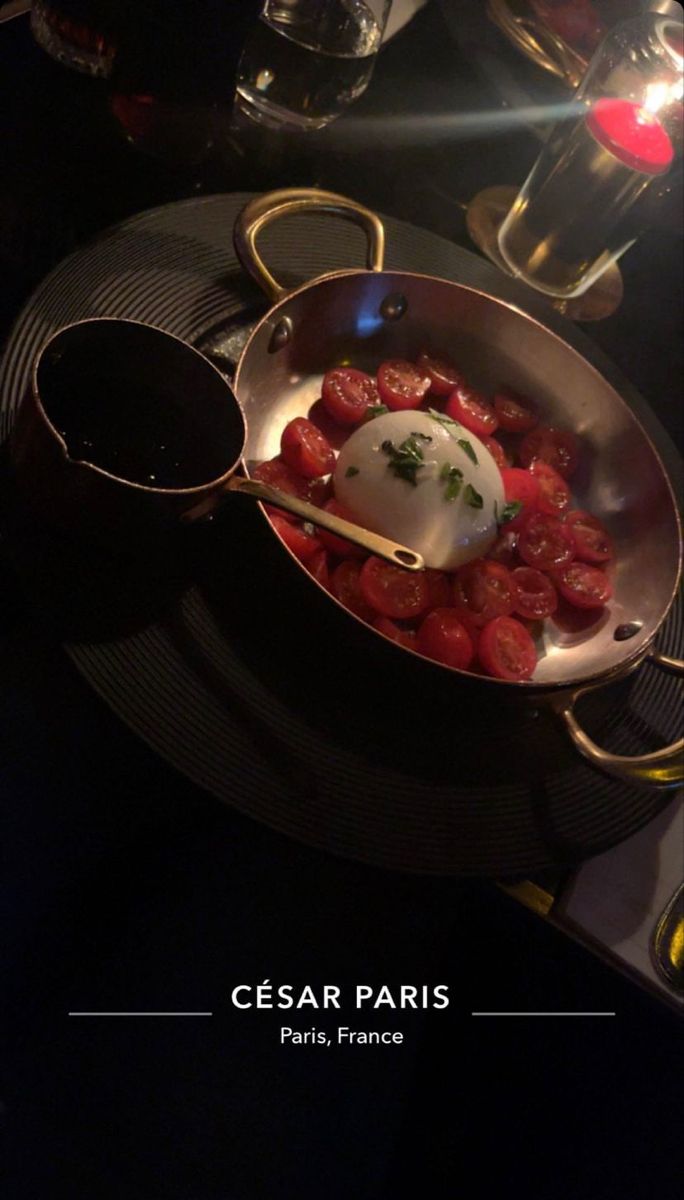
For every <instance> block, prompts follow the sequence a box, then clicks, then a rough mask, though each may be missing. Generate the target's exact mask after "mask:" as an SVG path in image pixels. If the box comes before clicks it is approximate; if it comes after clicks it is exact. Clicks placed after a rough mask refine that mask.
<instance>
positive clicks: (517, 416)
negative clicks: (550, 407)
mask: <svg viewBox="0 0 684 1200" xmlns="http://www.w3.org/2000/svg"><path fill="white" fill-rule="evenodd" d="M494 411H495V413H496V415H497V417H498V418H499V427H500V428H501V429H505V430H506V431H507V432H508V433H528V432H529V430H530V429H534V427H535V425H536V424H537V422H538V420H539V413H538V410H537V406H536V404H535V403H534V400H530V398H529V396H523V395H521V393H520V392H516V391H514V389H513V388H508V387H506V388H501V390H500V391H498V392H497V393H496V395H495V397H494Z"/></svg>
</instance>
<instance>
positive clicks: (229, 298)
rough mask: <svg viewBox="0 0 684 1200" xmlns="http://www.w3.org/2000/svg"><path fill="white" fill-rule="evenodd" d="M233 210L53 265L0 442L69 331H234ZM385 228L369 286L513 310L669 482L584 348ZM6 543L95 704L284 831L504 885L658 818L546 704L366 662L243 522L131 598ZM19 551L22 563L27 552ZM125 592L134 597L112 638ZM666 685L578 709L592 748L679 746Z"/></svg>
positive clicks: (256, 517)
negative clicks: (602, 770) (503, 698)
mask: <svg viewBox="0 0 684 1200" xmlns="http://www.w3.org/2000/svg"><path fill="white" fill-rule="evenodd" d="M247 199H248V197H247V196H245V195H239V194H232V195H227V196H212V197H206V198H202V199H198V200H191V201H186V202H183V203H180V204H175V205H170V206H167V207H165V208H162V209H158V210H155V211H151V212H147V213H142V214H140V215H139V216H137V217H135V218H133V219H132V220H129V221H127V222H125V223H124V224H123V225H121V226H119V227H117V228H115V229H113V230H111V231H109V232H107V233H106V234H105V235H104V236H102V237H101V238H99V239H98V240H97V241H96V242H94V243H93V244H92V245H89V246H87V247H85V248H84V249H82V250H80V251H79V252H78V253H77V254H75V255H73V256H72V257H70V258H69V259H66V260H65V261H64V262H63V263H62V264H61V265H60V266H59V267H58V268H57V269H56V270H55V271H54V272H53V273H52V274H51V275H50V276H49V277H48V278H47V279H46V280H45V281H44V283H43V284H42V285H41V286H40V288H39V289H38V290H37V291H36V292H35V293H34V295H33V296H32V298H31V300H30V301H29V303H28V304H27V305H26V307H25V309H24V311H23V312H22V314H21V316H20V317H19V320H18V322H17V324H16V325H15V328H14V330H13V332H12V334H11V336H10V339H9V343H8V346H7V349H6V353H5V357H4V361H3V364H2V372H1V375H0V416H1V417H2V424H1V425H0V436H3V435H5V434H6V433H7V431H8V430H9V428H10V427H11V422H12V416H13V413H14V411H15V408H16V404H17V401H18V398H19V396H20V395H21V391H22V387H23V385H24V383H25V381H26V378H27V374H28V370H29V366H30V363H31V360H32V358H33V356H34V354H35V352H36V350H37V349H38V347H39V345H40V343H41V342H42V341H43V340H44V338H45V337H46V336H47V334H48V333H49V332H51V331H52V330H53V329H55V328H57V327H58V326H60V325H62V324H64V323H66V322H68V321H69V320H73V319H77V318H79V317H84V316H93V315H104V314H107V315H120V316H126V317H129V318H135V319H139V320H148V321H150V322H152V323H154V324H156V325H159V326H162V327H163V328H166V329H168V330H169V331H171V332H173V333H175V334H177V335H179V336H181V337H183V338H186V339H187V340H188V341H191V342H193V343H201V342H202V341H203V340H204V338H205V337H206V335H207V334H208V332H209V331H211V330H214V329H216V328H217V327H218V326H220V325H221V324H222V323H223V322H225V323H226V324H230V323H231V321H232V320H235V319H237V317H238V315H239V314H240V313H241V312H243V311H244V310H247V311H249V312H250V313H251V314H253V313H254V311H255V308H256V309H258V308H259V306H260V304H261V301H260V297H259V295H258V293H257V291H256V289H255V288H254V286H253V285H252V284H251V283H250V282H249V281H248V280H246V279H245V277H244V276H243V275H242V273H241V271H240V268H239V267H238V265H237V263H236V261H235V258H234V254H233V250H232V226H233V222H234V220H235V217H236V215H237V213H238V211H239V209H240V208H241V206H242V205H243V204H244V203H245V201H246V200H247ZM386 227H387V238H388V252H387V266H388V267H389V268H393V269H398V270H402V269H405V270H410V271H419V272H425V273H428V274H435V275H439V276H441V277H443V278H447V279H453V280H456V281H458V282H462V283H466V284H470V285H473V286H476V287H479V288H482V289H484V290H487V291H490V292H492V293H494V294H497V295H500V296H503V297H504V298H506V299H510V300H513V301H515V302H516V303H518V305H519V306H520V307H525V308H527V309H528V310H530V311H532V312H534V315H535V316H536V317H537V318H538V319H540V320H542V321H544V322H545V323H546V324H547V325H549V327H551V328H553V329H554V330H555V331H556V332H558V333H560V334H561V336H564V337H565V339H566V340H567V341H569V342H570V343H571V344H573V345H574V346H575V347H576V348H577V349H579V350H580V352H582V353H583V354H584V355H585V357H588V358H590V359H591V361H593V362H594V363H595V365H597V366H598V368H599V369H600V370H602V371H603V373H604V374H605V375H607V376H608V377H609V378H610V380H611V382H612V383H613V384H614V385H615V386H616V387H618V388H619V390H620V391H621V392H622V394H623V395H624V396H625V398H626V399H627V400H628V401H629V402H630V403H631V404H632V406H633V407H634V409H635V410H636V412H637V415H638V416H639V419H640V420H641V421H642V423H643V424H644V425H645V426H646V428H647V429H648V432H649V434H650V436H651V437H652V438H653V439H654V441H655V442H656V444H657V445H658V448H659V450H660V452H661V455H662V457H663V459H664V461H665V462H666V465H667V466H668V469H669V470H670V473H671V474H673V475H674V476H676V477H677V478H676V479H675V482H678V479H679V475H678V472H679V471H680V464H679V460H678V457H677V455H676V453H675V451H674V449H673V447H672V445H671V443H670V442H669V439H668V438H667V436H666V435H665V434H664V432H663V430H662V429H661V427H660V426H659V424H658V422H657V421H656V420H655V418H654V417H653V415H652V414H651V413H650V410H649V409H648V407H647V406H646V404H645V403H644V401H643V400H642V399H641V398H640V397H639V396H637V395H636V394H635V393H634V392H633V390H632V389H631V388H629V385H628V384H626V382H625V381H624V380H622V379H621V378H620V376H619V373H618V372H617V371H616V370H615V368H614V367H613V366H612V365H611V364H610V363H608V362H606V360H605V359H604V358H603V356H602V355H601V353H600V352H599V351H598V350H597V349H596V348H595V347H594V346H593V344H592V343H591V342H590V341H589V339H587V338H586V337H585V336H584V335H583V334H582V333H581V332H579V331H578V330H576V329H575V328H573V327H572V326H571V325H569V324H567V323H566V322H564V321H563V320H562V319H561V318H559V317H557V316H556V315H555V314H554V313H553V312H552V311H551V310H549V309H548V307H547V305H546V304H545V303H544V302H543V301H542V300H539V299H537V298H536V297H534V296H532V295H530V294H529V293H527V291H526V290H524V289H521V288H519V287H518V286H517V285H516V284H514V283H512V282H511V281H510V280H507V279H504V278H503V277H502V276H501V275H500V274H499V273H498V272H497V271H496V270H495V269H494V268H493V267H491V266H490V265H489V264H488V263H486V262H484V261H483V260H481V259H479V258H478V257H476V256H475V255H472V254H470V253H468V252H467V251H465V250H462V249H460V248H459V247H457V246H454V245H452V244H451V243H449V242H446V241H444V240H443V239H440V238H438V237H435V236H434V235H432V234H429V233H428V232H426V231H423V230H420V229H417V228H415V227H413V226H408V225H405V224H403V223H401V222H398V221H395V220H390V219H388V220H387V221H386ZM263 247H264V250H265V254H266V257H267V259H268V261H269V263H270V264H271V266H272V268H273V269H274V272H275V274H276V276H278V275H280V276H281V277H289V278H293V277H296V278H302V279H304V278H308V277H312V276H315V275H316V274H319V273H321V272H323V271H324V270H327V269H334V268H338V267H339V268H341V267H347V266H353V265H356V264H359V263H360V262H361V261H362V260H363V253H364V243H363V237H362V235H361V233H360V232H359V231H358V230H357V229H355V228H353V227H351V226H349V225H347V224H346V223H342V222H335V223H334V225H333V226H331V222H330V220H329V219H328V218H325V217H307V218H297V219H290V220H287V221H284V222H282V223H280V224H278V225H276V226H274V227H272V228H271V229H269V230H267V231H266V232H265V234H264V236H263ZM262 307H263V305H262ZM10 524H11V523H10ZM18 530H19V532H18ZM20 530H21V523H19V525H18V526H17V527H15V528H14V530H12V528H10V531H9V540H10V543H11V542H12V537H13V536H14V543H15V551H16V553H15V558H16V561H17V564H18V567H19V569H20V570H23V571H24V574H25V576H26V578H27V581H28V586H29V587H32V588H33V590H34V592H35V593H36V595H37V596H38V598H39V599H40V596H39V593H40V594H43V595H44V596H46V597H47V596H50V597H51V599H52V600H54V603H55V607H56V608H59V607H60V604H61V605H62V606H63V608H64V613H65V614H66V613H67V610H68V609H70V608H73V609H74V610H76V609H79V610H81V611H86V610H87V612H88V614H89V617H90V619H89V621H86V623H85V625H83V626H82V627H81V628H80V629H78V627H77V625H76V624H75V623H74V624H73V625H69V622H68V620H67V621H66V624H65V626H64V627H65V629H66V630H68V631H69V632H68V633H67V635H66V636H67V650H68V652H69V654H70V655H71V657H72V659H73V660H74V662H75V663H76V665H77V667H78V669H79V670H80V671H81V672H82V674H83V675H84V676H85V678H86V679H87V680H88V681H89V682H90V684H91V685H92V687H93V688H94V689H95V690H96V691H97V692H98V693H99V694H100V695H101V696H102V697H103V698H104V699H105V700H106V702H107V703H108V704H109V705H111V707H112V708H113V709H114V711H115V712H116V713H117V714H118V715H119V716H120V717H121V719H122V720H124V721H125V722H126V723H127V724H128V725H129V726H130V727H131V728H132V729H133V730H134V731H135V732H136V733H137V734H138V735H139V736H141V737H143V738H144V739H145V740H146V741H147V742H149V744H150V745H151V746H152V747H153V748H154V749H155V750H156V751H157V752H158V753H159V754H160V755H162V756H163V757H164V758H165V759H167V760H168V761H169V762H171V763H172V764H173V765H175V766H176V767H177V768H178V769H179V770H180V771H182V772H184V773H185V774H186V775H187V776H188V777H189V778H191V779H192V780H194V781H195V782H196V783H198V784H200V785H201V786H203V787H204V788H206V789H207V790H208V791H210V792H211V793H213V794H214V795H215V796H217V797H218V798H220V799H221V800H224V801H226V802H228V803H230V804H232V805H234V806H235V807H237V808H239V809H240V810H241V811H242V812H245V813H247V814H249V815H251V816H253V817H255V818H256V819H258V820H261V821H263V822H265V823H267V824H269V825H271V826H273V827H274V828H277V829H279V830H281V831H282V832H284V833H286V834H289V835H291V836H293V837H297V838H300V839H303V840H305V841H308V842H310V843H313V844H315V845H317V846H321V847H324V848H327V849H329V850H330V851H332V852H334V853H337V854H341V855H345V856H350V857H354V858H357V859H360V860H363V861H367V862H371V863H375V864H378V865H382V866H387V867H390V868H395V869H401V870H411V871H422V872H431V873H442V874H457V873H462V874H482V875H497V876H501V875H515V874H522V873H525V872H529V871H533V870H536V869H540V868H543V867H548V866H555V865H559V864H569V863H574V862H577V861H579V860H580V859H582V858H584V857H587V856H589V855H591V854H595V853H598V852H600V851H601V850H604V849H606V848H607V847H609V846H610V845H613V844H615V843H616V842H618V841H620V840H622V839H623V838H624V837H626V836H628V835H629V834H630V833H632V832H635V831H636V830H637V829H639V828H640V827H641V826H642V825H644V824H645V823H646V822H647V821H648V820H649V819H650V818H651V817H652V816H653V815H654V814H655V813H656V812H657V811H659V809H660V808H661V807H662V805H663V803H664V802H665V801H664V798H663V796H662V795H658V794H655V793H651V792H647V791H644V790H641V789H636V788H630V787H625V786H624V785H622V784H619V783H617V782H614V781H612V780H609V779H607V778H604V777H602V776H600V775H598V774H596V773H595V772H594V771H592V770H591V769H590V768H589V767H587V766H586V765H585V764H584V763H583V762H582V761H581V760H580V759H579V758H578V757H577V756H576V754H575V753H574V752H573V751H572V750H571V749H570V748H569V746H568V745H567V743H566V742H565V740H564V739H563V738H562V736H561V735H560V734H559V732H558V731H557V729H556V727H555V724H554V723H553V721H552V720H551V718H550V716H549V715H548V713H547V712H546V711H545V710H544V709H534V708H531V707H529V706H526V707H525V708H524V709H519V710H513V709H511V708H508V707H507V708H506V709H504V710H498V711H493V710H492V709H491V708H490V707H488V705H487V702H486V701H481V700H479V699H477V700H475V699H474V694H473V693H471V692H470V691H469V690H464V689H461V688H460V687H458V686H457V685H455V684H454V682H453V679H452V678H451V677H450V676H449V675H448V673H446V672H443V671H440V670H439V669H437V668H431V667H430V666H428V665H426V669H425V671H424V672H421V673H420V674H419V676H417V677H414V676H413V674H412V671H411V668H410V664H408V662H407V657H406V656H405V655H403V654H402V652H401V651H399V650H397V649H396V648H394V647H391V646H389V645H388V646H387V647H385V646H384V645H382V644H379V645H376V643H378V642H379V639H370V640H371V641H372V642H373V646H372V647H369V645H368V644H367V640H368V639H366V638H364V637H363V633H362V631H360V630H359V629H358V628H357V625H356V623H355V622H353V621H352V620H350V619H348V618H347V617H346V616H345V614H344V613H340V612H338V611H337V609H336V608H335V607H334V606H332V605H329V604H326V603H325V601H324V600H323V599H322V598H321V597H320V594H319V593H318V591H317V589H315V588H313V587H312V586H311V585H310V584H309V582H308V580H307V579H306V577H305V576H304V574H303V573H301V572H299V571H296V570H293V568H292V566H291V563H290V560H289V558H288V557H287V555H286V554H285V553H284V552H283V551H281V549H280V547H279V546H278V545H277V543H276V542H275V541H274V539H273V538H272V537H271V536H270V535H269V534H268V531H267V530H266V528H265V525H264V522H263V520H262V518H261V517H260V514H259V513H258V512H257V511H256V510H255V509H252V508H250V507H249V506H248V505H244V506H243V505H241V504H240V505H236V506H234V507H233V508H231V512H230V516H229V517H222V518H221V519H220V520H219V521H218V522H217V523H216V524H215V526H214V527H213V528H212V527H210V528H209V529H207V530H205V531H203V532H202V533H201V534H200V535H198V536H193V538H192V539H191V541H190V542H189V543H187V544H186V543H183V544H182V545H179V548H178V549H179V557H178V561H177V563H174V564H173V570H169V564H168V563H167V564H164V563H163V562H162V561H161V560H160V562H159V563H157V564H156V566H154V569H153V570H152V575H153V577H154V578H153V579H152V580H151V578H150V564H149V563H148V564H146V570H147V574H146V573H145V572H142V574H140V577H137V576H136V571H137V570H138V568H139V566H140V564H126V563H113V562H111V561H109V562H104V561H103V562H98V561H97V560H96V559H94V558H92V556H91V557H89V558H87V559H85V558H83V557H82V556H81V555H80V552H79V551H78V550H77V549H76V548H73V547H68V546H61V547H60V546H58V545H57V544H56V543H55V541H54V539H51V540H50V541H49V544H48V543H47V542H46V543H45V545H44V547H43V549H44V550H45V552H46V553H45V556H44V557H45V558H46V560H48V559H49V560H51V562H50V566H49V567H48V568H47V569H48V572H49V574H50V588H47V589H45V591H43V588H42V584H41V570H43V569H44V564H43V565H38V567H36V565H35V562H34V565H33V568H29V567H27V565H26V562H25V556H24V554H23V552H22V550H21V548H20V546H19V541H20V540H21V532H20ZM17 539H18V540H17ZM25 540H26V539H25ZM30 540H31V545H32V547H33V556H34V559H35V558H36V553H37V555H38V558H40V549H41V546H40V539H37V540H36V539H35V538H33V537H32V538H31V539H30ZM36 548H37V550H36ZM60 576H61V578H60ZM171 576H173V578H171ZM122 592H125V593H126V596H127V598H128V599H130V600H131V611H130V613H128V614H127V617H126V619H125V620H124V619H123V618H122V615H121V608H122V605H121V594H122ZM76 601H78V603H77V602H76ZM44 602H45V601H44ZM136 604H137V619H136V617H135V611H134V610H136ZM145 612H146V613H147V616H146V617H141V615H140V614H141V613H145ZM131 613H132V614H133V616H131ZM124 628H125V629H126V632H122V630H123V629H124ZM683 640H684V638H683V636H682V612H681V607H680V606H679V605H677V606H676V607H675V609H674V610H673V612H672V613H671V615H670V617H669V619H668V622H667V624H666V627H665V629H664V630H663V632H662V634H661V638H660V644H661V646H662V648H663V649H665V650H666V651H667V652H669V653H681V646H682V641H683ZM676 686H677V685H676V684H675V683H674V681H673V680H672V679H668V678H666V677H664V676H662V675H660V674H659V673H658V672H657V671H655V670H654V669H653V668H650V667H646V668H644V669H642V671H641V672H640V673H639V674H638V676H637V677H636V678H635V679H633V680H630V681H626V682H623V683H621V684H618V685H614V686H612V687H611V688H610V689H606V690H604V691H603V692H601V693H598V694H596V695H595V696H593V697H591V698H590V699H587V700H586V701H585V702H584V703H583V706H582V709H581V711H582V715H583V717H584V719H585V721H586V724H587V727H588V728H589V730H590V732H591V733H592V734H593V735H594V736H596V737H597V738H598V739H600V740H601V741H602V742H603V743H604V744H606V745H607V746H608V747H609V748H611V749H616V750H620V751H621V752H623V753H624V752H632V753H637V752H641V751H643V750H644V749H650V748H653V747H655V746H656V745H659V744H662V743H663V742H665V741H666V740H670V739H672V738H674V737H675V736H677V733H678V728H677V726H678V718H677V705H676V703H675V689H676ZM478 695H479V694H478Z"/></svg>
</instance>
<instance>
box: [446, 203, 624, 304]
mask: <svg viewBox="0 0 684 1200" xmlns="http://www.w3.org/2000/svg"><path fill="white" fill-rule="evenodd" d="M517 195H518V189H517V188H515V187H508V186H505V185H496V186H494V187H489V188H484V190H483V191H481V192H478V193H477V195H476V196H474V197H473V199H472V200H471V201H470V204H469V205H468V207H467V209H466V214H465V220H466V227H467V229H468V235H469V237H470V239H471V241H473V242H474V243H475V245H476V246H477V247H478V249H479V250H481V251H482V253H483V254H486V256H487V258H488V259H489V260H490V262H493V263H494V265H495V266H496V267H498V268H499V270H500V271H503V272H504V274H505V275H510V276H511V277H513V276H514V272H513V271H511V269H510V268H509V266H508V264H507V263H506V261H505V259H504V258H503V255H502V254H501V251H500V249H499V230H500V229H501V226H502V225H503V223H504V221H505V219H506V217H507V216H508V214H509V212H510V211H511V209H512V207H513V205H514V203H515V200H516V197H517ZM623 295H624V285H623V281H622V272H621V270H620V268H619V266H618V264H617V263H616V262H614V263H611V264H610V266H609V267H607V268H606V270H605V271H604V272H603V274H602V275H601V276H600V278H599V279H597V280H596V283H594V284H593V285H592V286H591V287H590V288H588V289H587V291H586V292H584V293H583V295H581V296H575V297H560V296H555V297H551V296H549V300H550V302H551V304H552V306H553V308H555V309H556V311H557V312H560V313H562V314H563V316H564V317H568V319H569V320H571V321H603V320H605V318H606V317H610V316H612V314H613V313H614V312H615V311H616V309H618V308H619V307H620V304H621V303H622V297H623Z"/></svg>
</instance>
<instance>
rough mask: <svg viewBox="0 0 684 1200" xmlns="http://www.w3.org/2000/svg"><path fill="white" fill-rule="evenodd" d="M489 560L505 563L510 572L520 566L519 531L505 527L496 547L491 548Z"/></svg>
mask: <svg viewBox="0 0 684 1200" xmlns="http://www.w3.org/2000/svg"><path fill="white" fill-rule="evenodd" d="M487 558H491V559H493V561H494V562H500V563H503V565H504V567H508V569H509V570H510V569H511V567H514V566H515V565H516V564H518V563H519V562H520V559H519V558H518V533H517V530H515V529H509V528H508V525H504V526H503V527H502V529H501V532H500V533H499V536H498V538H497V539H496V541H495V542H494V545H493V546H490V547H489V550H488V551H487Z"/></svg>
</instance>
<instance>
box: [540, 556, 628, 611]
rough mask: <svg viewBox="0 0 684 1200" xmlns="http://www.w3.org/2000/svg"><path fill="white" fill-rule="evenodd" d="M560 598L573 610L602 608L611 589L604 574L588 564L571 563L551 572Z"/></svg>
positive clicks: (608, 598)
mask: <svg viewBox="0 0 684 1200" xmlns="http://www.w3.org/2000/svg"><path fill="white" fill-rule="evenodd" d="M552 578H553V581H554V583H555V585H556V587H557V588H558V591H559V592H560V594H561V596H563V598H564V599H565V600H567V601H568V604H574V605H575V608H603V605H604V604H607V603H608V601H609V600H610V598H611V596H612V594H613V589H612V587H611V584H610V580H609V579H608V577H607V575H606V574H605V572H603V571H601V570H599V568H598V567H592V566H590V565H589V563H583V562H572V563H569V564H568V565H567V566H564V567H561V568H560V569H559V570H557V571H554V572H553V576H552Z"/></svg>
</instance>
